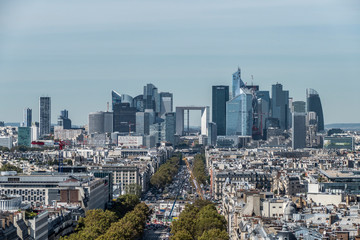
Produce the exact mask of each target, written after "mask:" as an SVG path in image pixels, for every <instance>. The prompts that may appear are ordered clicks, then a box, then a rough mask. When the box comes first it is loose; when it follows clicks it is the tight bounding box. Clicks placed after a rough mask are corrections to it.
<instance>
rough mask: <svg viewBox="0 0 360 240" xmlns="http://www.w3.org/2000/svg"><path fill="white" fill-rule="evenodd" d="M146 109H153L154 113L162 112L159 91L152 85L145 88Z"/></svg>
mask: <svg viewBox="0 0 360 240" xmlns="http://www.w3.org/2000/svg"><path fill="white" fill-rule="evenodd" d="M143 99H144V108H145V109H153V110H154V112H156V113H158V112H160V96H159V93H158V89H157V88H156V87H155V86H154V85H153V84H151V83H149V84H147V85H146V86H144V95H143Z"/></svg>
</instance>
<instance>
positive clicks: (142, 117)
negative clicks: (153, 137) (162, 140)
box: [136, 112, 150, 135]
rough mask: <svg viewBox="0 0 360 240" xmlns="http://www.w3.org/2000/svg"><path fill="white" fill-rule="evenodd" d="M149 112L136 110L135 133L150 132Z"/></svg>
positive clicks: (146, 133)
mask: <svg viewBox="0 0 360 240" xmlns="http://www.w3.org/2000/svg"><path fill="white" fill-rule="evenodd" d="M149 127H150V113H148V112H137V113H136V133H139V134H142V135H149V134H150V130H149Z"/></svg>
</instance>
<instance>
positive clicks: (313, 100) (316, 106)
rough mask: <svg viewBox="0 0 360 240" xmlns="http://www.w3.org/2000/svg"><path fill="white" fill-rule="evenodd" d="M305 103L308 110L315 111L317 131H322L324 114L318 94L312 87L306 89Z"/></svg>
mask: <svg viewBox="0 0 360 240" xmlns="http://www.w3.org/2000/svg"><path fill="white" fill-rule="evenodd" d="M306 104H307V111H308V112H315V113H316V115H317V120H318V131H324V115H323V110H322V105H321V100H320V97H319V94H318V92H317V91H315V90H314V89H311V88H309V89H306Z"/></svg>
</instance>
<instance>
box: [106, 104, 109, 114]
mask: <svg viewBox="0 0 360 240" xmlns="http://www.w3.org/2000/svg"><path fill="white" fill-rule="evenodd" d="M106 109H107V110H106V111H107V112H108V111H109V102H107V108H106Z"/></svg>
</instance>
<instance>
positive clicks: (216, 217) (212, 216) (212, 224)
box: [196, 204, 226, 237]
mask: <svg viewBox="0 0 360 240" xmlns="http://www.w3.org/2000/svg"><path fill="white" fill-rule="evenodd" d="M211 229H219V230H221V231H223V230H226V220H225V218H224V216H222V215H220V214H219V213H218V212H217V210H216V208H215V206H214V205H212V204H211V205H207V206H205V207H203V208H202V209H201V210H200V212H199V214H198V218H197V221H196V233H197V236H198V237H200V236H201V235H202V234H203V232H205V231H208V230H211Z"/></svg>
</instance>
